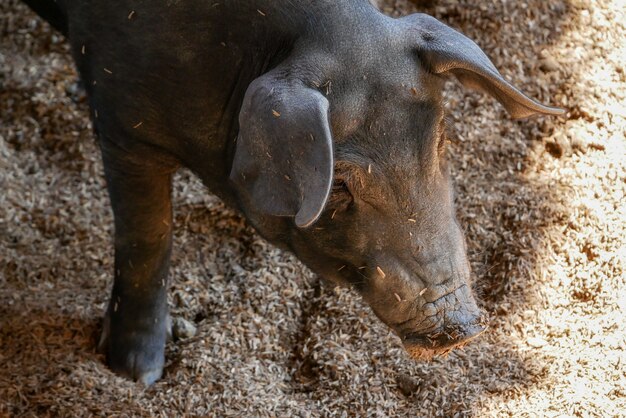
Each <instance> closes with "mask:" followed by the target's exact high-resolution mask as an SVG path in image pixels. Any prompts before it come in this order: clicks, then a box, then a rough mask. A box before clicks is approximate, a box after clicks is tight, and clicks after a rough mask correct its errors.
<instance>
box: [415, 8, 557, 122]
mask: <svg viewBox="0 0 626 418" xmlns="http://www.w3.org/2000/svg"><path fill="white" fill-rule="evenodd" d="M405 19H406V21H408V22H409V28H410V29H409V30H410V31H411V32H414V33H415V32H417V38H418V39H417V53H418V55H419V58H420V60H421V62H422V64H423V65H425V66H426V68H428V70H429V71H431V72H433V73H435V74H444V73H452V74H454V75H455V76H456V77H457V78H458V79H459V81H461V83H462V84H463V85H464V86H466V87H473V88H478V89H480V90H483V91H485V92H487V93H488V94H490V95H491V96H493V97H495V98H496V99H497V100H498V101H499V102H500V103H502V105H503V106H504V107H505V108H506V110H507V111H508V112H509V114H511V116H512V117H513V118H525V117H528V116H532V115H535V114H546V115H561V114H563V113H564V110H563V109H559V108H555V107H549V106H544V105H542V104H541V103H538V102H536V101H534V100H533V99H531V98H529V97H527V96H525V95H524V94H523V93H522V92H520V91H519V90H518V89H516V88H515V87H514V86H513V85H511V84H510V83H509V82H507V81H506V80H505V79H504V78H503V77H502V76H501V75H500V73H499V72H498V70H497V69H496V67H494V65H493V64H492V62H491V61H490V60H489V58H487V56H486V55H485V53H484V52H483V51H482V50H481V49H480V47H479V46H478V45H476V44H475V43H474V42H473V41H472V40H471V39H469V38H467V37H466V36H465V35H463V34H461V33H459V32H457V31H456V30H454V29H452V28H450V27H449V26H446V25H445V24H443V23H441V22H440V21H438V20H437V19H435V18H433V17H431V16H428V15H425V14H415V15H411V16H407V17H406V18H405ZM413 39H415V38H413Z"/></svg>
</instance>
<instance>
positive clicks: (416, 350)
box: [403, 343, 465, 361]
mask: <svg viewBox="0 0 626 418" xmlns="http://www.w3.org/2000/svg"><path fill="white" fill-rule="evenodd" d="M403 345H404V349H405V350H406V352H407V353H409V356H411V358H412V359H413V360H420V361H430V360H432V359H433V358H435V357H445V356H447V355H448V354H449V353H450V352H451V351H452V350H454V349H455V348H462V347H463V346H464V345H465V344H459V345H457V346H453V347H445V348H429V347H424V346H422V345H419V344H410V343H405V344H403Z"/></svg>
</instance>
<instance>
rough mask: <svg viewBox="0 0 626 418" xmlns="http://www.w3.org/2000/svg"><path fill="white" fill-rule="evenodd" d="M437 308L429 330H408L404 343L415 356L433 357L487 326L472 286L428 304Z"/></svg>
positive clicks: (464, 341) (464, 287)
mask: <svg viewBox="0 0 626 418" xmlns="http://www.w3.org/2000/svg"><path fill="white" fill-rule="evenodd" d="M426 305H429V307H430V308H433V307H434V308H435V309H436V313H435V314H434V315H433V316H432V317H430V318H429V319H430V320H431V321H429V322H430V323H431V326H430V327H429V328H428V329H420V330H417V331H415V330H413V331H411V330H407V332H405V333H404V335H403V336H402V340H403V343H404V345H405V347H406V348H407V350H408V351H409V353H411V355H413V356H414V357H430V356H432V355H435V354H439V353H444V352H447V351H449V350H451V349H452V348H454V347H456V346H459V345H463V344H464V343H467V342H468V341H469V340H471V339H472V338H474V337H476V336H478V335H479V334H481V333H482V332H484V331H485V330H486V329H487V319H486V316H485V315H484V314H482V313H481V311H480V309H479V308H478V306H477V305H476V302H475V300H474V298H473V296H472V295H471V291H470V289H469V286H466V285H464V286H461V287H460V288H459V289H457V290H456V291H454V292H451V293H450V294H448V295H446V296H444V297H441V298H439V299H438V300H436V301H434V302H431V303H427V304H426Z"/></svg>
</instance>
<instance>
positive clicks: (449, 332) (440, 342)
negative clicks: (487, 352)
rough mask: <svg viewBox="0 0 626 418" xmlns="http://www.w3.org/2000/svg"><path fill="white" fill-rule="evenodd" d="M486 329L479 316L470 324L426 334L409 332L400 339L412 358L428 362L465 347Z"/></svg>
mask: <svg viewBox="0 0 626 418" xmlns="http://www.w3.org/2000/svg"><path fill="white" fill-rule="evenodd" d="M487 328H488V325H487V319H486V317H484V316H481V317H479V318H478V319H476V320H474V321H472V322H471V323H468V324H463V325H460V326H459V325H457V326H446V327H445V328H443V329H439V330H436V331H432V332H428V333H423V332H409V333H407V334H405V335H404V336H403V337H402V344H403V345H404V348H405V350H406V351H407V352H408V353H409V354H410V356H411V357H412V358H414V359H419V360H430V359H432V358H433V357H436V356H445V355H446V354H448V353H450V351H452V350H453V349H454V348H461V347H463V346H465V345H467V344H468V343H469V342H470V341H471V340H472V339H474V338H476V337H477V336H478V335H480V334H482V333H483V332H485V331H486V330H487Z"/></svg>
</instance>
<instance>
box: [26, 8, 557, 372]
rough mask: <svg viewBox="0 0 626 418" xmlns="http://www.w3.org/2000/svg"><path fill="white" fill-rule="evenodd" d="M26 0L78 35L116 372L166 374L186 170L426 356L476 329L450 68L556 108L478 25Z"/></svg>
mask: <svg viewBox="0 0 626 418" xmlns="http://www.w3.org/2000/svg"><path fill="white" fill-rule="evenodd" d="M28 3H29V4H30V5H31V7H33V8H34V9H35V10H36V11H37V12H38V13H40V14H41V15H42V16H44V17H46V18H47V19H48V20H49V21H51V23H53V25H54V26H55V27H57V28H58V29H59V30H61V31H63V32H64V33H65V34H66V35H67V36H68V38H69V40H70V42H71V43H72V48H73V52H74V57H75V60H76V63H77V67H78V69H79V71H80V74H81V78H82V80H83V82H84V84H85V86H86V88H87V93H88V95H89V98H90V106H91V108H92V113H93V116H94V126H95V129H96V131H97V133H98V137H99V142H100V145H101V149H102V153H103V160H104V166H105V174H106V177H107V185H108V188H109V194H110V197H111V202H112V206H113V211H114V215H115V231H116V233H115V281H114V285H113V290H112V295H111V302H110V306H109V309H108V312H107V317H106V320H105V327H104V331H103V337H102V340H101V344H100V345H101V348H102V350H103V351H104V352H105V353H106V355H107V360H108V362H109V365H110V366H111V368H112V369H113V370H115V371H116V372H118V373H120V374H123V375H126V376H129V377H130V378H133V379H135V380H139V381H142V382H143V383H145V384H151V383H152V382H154V381H155V380H156V379H158V378H159V377H160V376H161V372H162V368H163V363H164V345H165V339H166V334H167V331H168V327H169V325H168V315H167V303H166V300H167V299H166V289H167V271H168V267H169V255H170V252H171V236H172V227H173V225H172V208H171V199H170V194H171V177H172V173H174V172H175V170H176V169H177V168H178V167H180V166H186V167H189V168H190V169H192V170H193V171H194V172H196V173H197V174H198V175H199V176H200V177H201V178H202V180H203V181H204V183H205V184H206V185H207V186H208V187H209V189H210V190H211V191H212V192H213V193H215V194H217V195H218V196H220V197H221V198H222V199H223V200H224V201H225V202H227V203H228V204H230V205H232V206H234V207H236V208H238V209H239V210H241V211H242V212H243V213H244V214H245V216H246V217H247V218H248V220H249V221H250V222H251V223H252V224H253V225H254V226H255V227H256V228H257V230H258V231H259V233H261V234H262V235H263V236H264V237H265V238H267V239H268V240H270V241H271V242H273V243H275V244H276V245H279V246H281V247H283V248H286V249H289V250H291V251H293V252H294V253H295V254H296V255H297V256H298V257H299V258H300V259H301V260H302V261H303V262H304V263H306V264H307V265H308V266H310V267H311V268H312V269H313V270H314V271H316V272H318V273H319V274H320V275H321V276H323V277H325V278H327V279H329V280H331V281H334V282H336V283H338V284H342V285H346V286H354V287H355V288H356V289H358V291H359V292H360V293H361V295H362V296H363V298H364V299H365V300H366V301H367V302H368V303H369V305H370V306H371V307H372V309H373V311H374V312H375V313H376V315H377V316H378V317H379V318H380V319H381V320H382V321H383V322H385V323H386V324H387V325H389V326H390V327H391V328H392V329H393V330H394V331H395V332H396V333H397V334H398V335H399V337H400V338H401V339H402V341H403V343H404V344H405V346H406V348H407V350H409V352H410V353H411V354H412V355H414V356H415V357H421V356H429V355H432V354H434V353H439V352H445V351H447V350H449V349H451V348H452V347H454V346H456V345H459V344H463V343H464V342H466V341H467V340H469V339H470V338H472V337H474V336H476V335H477V334H479V333H480V332H482V331H483V330H484V328H485V324H484V319H483V317H482V315H481V313H480V311H479V309H478V307H477V305H476V302H475V300H474V297H473V296H472V293H471V289H470V284H469V276H470V270H469V265H468V261H467V257H466V251H465V243H464V238H463V234H462V231H461V229H460V227H459V225H458V223H457V221H456V219H455V211H454V205H453V195H452V186H451V184H450V176H449V174H448V166H447V163H446V152H445V142H446V140H445V127H444V123H443V120H444V113H443V105H442V97H441V94H442V85H443V77H444V76H446V75H456V76H457V77H458V78H459V79H460V80H461V81H462V82H463V83H464V84H467V85H470V86H474V87H479V88H481V89H483V90H485V91H486V92H488V93H489V94H491V95H493V96H494V97H496V98H497V99H498V100H499V101H500V102H501V103H502V104H503V105H504V106H505V107H506V108H507V110H508V111H509V112H510V113H511V114H512V115H513V116H514V117H527V116H531V115H534V114H539V113H546V114H558V113H559V110H558V109H554V108H549V107H546V106H542V105H540V104H538V103H536V102H534V101H532V100H531V99H528V98H527V97H525V96H523V95H522V94H521V93H520V92H519V91H517V90H515V88H513V87H512V86H511V85H510V84H508V83H507V82H506V81H504V80H503V79H502V78H501V76H500V75H499V74H498V72H497V70H495V68H494V67H493V65H492V64H491V63H490V62H489V60H488V59H487V58H486V56H485V55H484V54H483V53H482V51H480V49H479V48H478V47H477V46H476V45H475V44H473V43H472V42H471V41H469V40H468V39H467V38H465V37H463V36H462V35H461V34H459V33H458V32H455V31H453V30H452V29H450V28H448V27H446V26H445V25H443V24H441V23H439V22H437V21H436V20H435V19H433V18H430V17H428V16H425V15H413V16H409V17H406V18H403V19H397V20H394V19H391V18H388V17H386V16H384V15H382V14H380V13H379V12H378V11H377V10H375V9H374V8H373V7H372V6H371V5H370V4H369V3H368V2H367V1H365V0H346V1H342V2H337V1H334V0H333V1H330V0H328V1H322V0H320V1H317V2H312V3H311V2H306V1H301V2H296V1H287V0H280V1H279V0H257V1H231V2H225V4H221V3H216V4H215V5H211V4H210V3H211V2H209V3H206V2H169V3H171V4H169V3H168V4H167V5H166V4H165V3H163V4H161V3H156V2H154V4H153V2H145V3H133V4H132V7H131V6H128V7H121V6H120V5H119V4H116V5H115V6H112V5H108V4H107V2H89V1H81V2H79V1H67V0H65V1H64V0H59V1H58V3H52V2H46V1H34V0H30V1H28ZM130 11H132V13H130ZM234 139H236V140H234Z"/></svg>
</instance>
